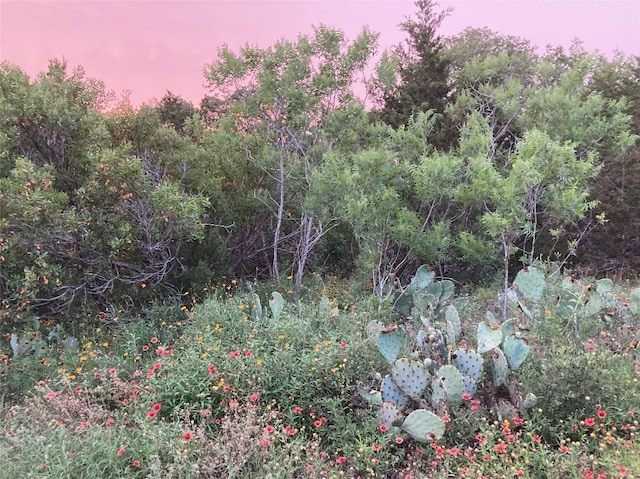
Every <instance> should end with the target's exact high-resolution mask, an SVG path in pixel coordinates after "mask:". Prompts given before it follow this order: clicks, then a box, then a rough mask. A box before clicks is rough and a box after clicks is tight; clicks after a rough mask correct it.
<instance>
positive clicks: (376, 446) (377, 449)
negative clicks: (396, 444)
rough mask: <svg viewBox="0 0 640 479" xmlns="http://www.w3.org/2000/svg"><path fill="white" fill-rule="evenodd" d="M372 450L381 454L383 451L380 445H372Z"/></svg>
mask: <svg viewBox="0 0 640 479" xmlns="http://www.w3.org/2000/svg"><path fill="white" fill-rule="evenodd" d="M371 449H373V452H380V451H382V446H381V445H380V444H372V445H371Z"/></svg>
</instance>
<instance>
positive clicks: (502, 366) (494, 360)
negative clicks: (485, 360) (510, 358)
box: [491, 348, 509, 386]
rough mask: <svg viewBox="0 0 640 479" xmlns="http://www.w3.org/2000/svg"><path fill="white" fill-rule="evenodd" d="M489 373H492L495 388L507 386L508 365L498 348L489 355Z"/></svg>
mask: <svg viewBox="0 0 640 479" xmlns="http://www.w3.org/2000/svg"><path fill="white" fill-rule="evenodd" d="M491 371H492V373H493V384H495V385H496V386H506V385H507V384H508V382H509V364H508V363H507V358H506V357H505V356H504V354H503V352H502V351H501V350H500V349H499V348H495V349H494V350H493V353H492V354H491Z"/></svg>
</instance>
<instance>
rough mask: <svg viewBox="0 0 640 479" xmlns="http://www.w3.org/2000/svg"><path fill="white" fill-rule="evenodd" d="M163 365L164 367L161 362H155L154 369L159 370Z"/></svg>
mask: <svg viewBox="0 0 640 479" xmlns="http://www.w3.org/2000/svg"><path fill="white" fill-rule="evenodd" d="M161 367H162V364H160V363H154V364H153V369H155V370H156V371H157V370H158V369H160V368H161Z"/></svg>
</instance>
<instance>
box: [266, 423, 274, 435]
mask: <svg viewBox="0 0 640 479" xmlns="http://www.w3.org/2000/svg"><path fill="white" fill-rule="evenodd" d="M264 430H265V432H267V433H272V432H273V426H272V425H271V424H267V425H266V426H265V427H264Z"/></svg>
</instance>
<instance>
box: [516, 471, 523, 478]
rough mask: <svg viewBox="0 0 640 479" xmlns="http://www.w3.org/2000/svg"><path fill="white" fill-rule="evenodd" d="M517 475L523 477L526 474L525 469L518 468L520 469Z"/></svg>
mask: <svg viewBox="0 0 640 479" xmlns="http://www.w3.org/2000/svg"><path fill="white" fill-rule="evenodd" d="M516 476H518V477H522V476H524V471H523V470H522V469H518V470H517V471H516Z"/></svg>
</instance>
